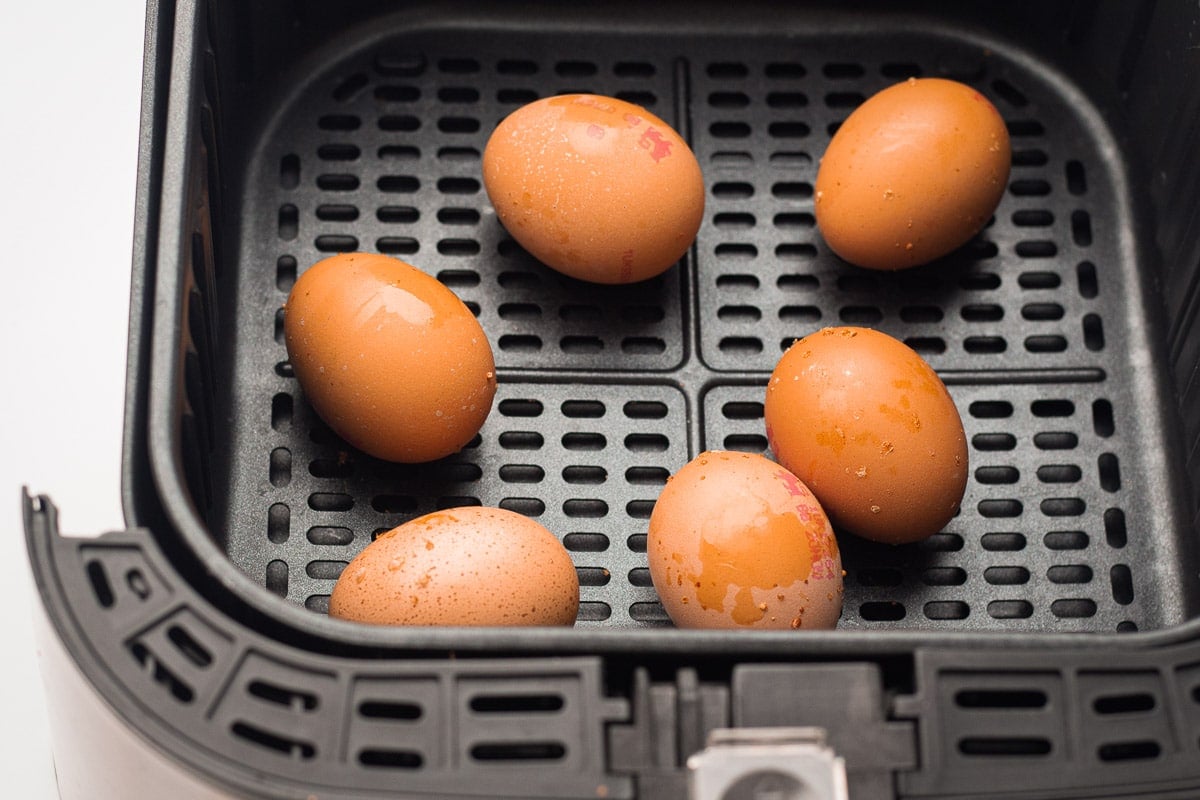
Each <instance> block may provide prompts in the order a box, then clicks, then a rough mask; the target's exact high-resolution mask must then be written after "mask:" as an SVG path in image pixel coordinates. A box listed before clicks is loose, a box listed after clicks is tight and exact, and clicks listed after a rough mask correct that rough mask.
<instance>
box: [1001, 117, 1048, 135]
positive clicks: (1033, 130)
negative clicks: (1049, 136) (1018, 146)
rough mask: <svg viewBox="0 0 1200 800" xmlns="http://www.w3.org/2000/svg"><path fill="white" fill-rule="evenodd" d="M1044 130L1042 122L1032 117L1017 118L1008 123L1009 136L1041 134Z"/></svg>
mask: <svg viewBox="0 0 1200 800" xmlns="http://www.w3.org/2000/svg"><path fill="white" fill-rule="evenodd" d="M1045 132H1046V128H1045V127H1044V126H1043V125H1042V123H1040V122H1038V121H1037V120H1033V119H1019V120H1014V121H1012V122H1009V123H1008V133H1009V135H1010V136H1019V137H1023V136H1041V135H1043V134H1044V133H1045Z"/></svg>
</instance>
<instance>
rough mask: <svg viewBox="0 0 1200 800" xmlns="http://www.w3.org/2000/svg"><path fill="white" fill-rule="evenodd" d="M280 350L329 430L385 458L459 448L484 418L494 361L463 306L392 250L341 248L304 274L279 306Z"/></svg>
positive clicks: (436, 454) (427, 456)
mask: <svg viewBox="0 0 1200 800" xmlns="http://www.w3.org/2000/svg"><path fill="white" fill-rule="evenodd" d="M283 332H284V340H285V342H286V345H287V352H288V359H289V360H290V361H291V363H292V367H293V369H294V370H295V373H296V379H297V380H298V381H299V382H300V388H301V389H303V390H304V397H305V398H306V399H307V400H308V401H309V402H310V403H311V404H312V407H313V408H314V409H315V410H316V412H317V414H318V415H320V417H321V419H323V420H324V421H325V422H326V424H328V425H329V427H331V428H333V430H334V431H335V432H337V434H338V435H339V436H341V437H342V438H343V439H345V440H346V441H348V442H349V443H350V444H352V445H354V446H355V447H357V448H358V449H360V450H362V451H364V452H366V453H369V454H371V455H373V456H376V457H378V458H382V459H386V460H388V461H398V462H404V463H413V462H421V461H432V460H434V459H438V458H442V457H444V456H448V455H450V454H451V453H455V452H457V451H458V450H460V449H461V448H462V447H463V446H464V445H466V444H467V442H469V441H470V440H471V439H472V438H473V437H474V436H475V434H476V433H478V432H479V429H480V428H481V427H482V426H483V423H484V420H485V419H487V416H488V413H489V412H490V411H491V408H492V400H493V398H494V397H495V394H496V374H495V369H496V366H495V361H494V360H493V357H492V348H491V345H490V344H489V342H488V339H487V335H486V334H485V333H484V331H483V328H482V327H481V326H480V325H479V322H478V321H477V320H476V319H475V316H474V315H473V314H472V313H471V311H470V309H468V308H467V306H466V305H465V304H464V303H463V302H462V300H460V299H459V298H458V296H457V295H455V294H454V293H453V292H452V291H450V290H449V289H447V288H446V287H445V286H443V285H442V284H441V283H439V282H438V281H437V279H435V278H434V277H432V276H431V275H427V274H426V273H424V272H422V271H421V270H419V269H417V268H416V267H414V266H412V265H410V264H406V263H404V262H403V261H400V260H398V259H395V258H390V257H388V256H383V255H378V254H374V253H342V254H339V255H336V256H331V257H329V258H326V259H323V260H321V261H318V262H317V263H315V264H313V265H312V266H311V267H309V268H308V269H306V270H305V271H304V272H303V274H301V275H300V278H299V280H297V281H296V284H295V285H294V286H293V287H292V291H291V293H290V294H289V295H288V300H287V305H286V306H285V308H284V321H283Z"/></svg>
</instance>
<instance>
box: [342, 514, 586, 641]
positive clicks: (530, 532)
mask: <svg viewBox="0 0 1200 800" xmlns="http://www.w3.org/2000/svg"><path fill="white" fill-rule="evenodd" d="M578 611H579V578H578V576H577V574H576V572H575V566H574V564H572V562H571V557H570V555H569V554H568V553H567V551H566V549H565V548H564V547H563V546H562V544H561V543H560V542H559V541H558V539H556V538H555V537H554V534H552V533H550V531H548V530H546V528H545V527H543V526H542V525H541V524H539V523H537V522H535V521H534V520H532V519H529V518H528V517H525V516H523V515H521V514H517V513H515V512H513V511H507V510H505V509H501V508H485V507H477V506H472V507H465V508H452V509H448V510H445V511H436V512H434V513H432V514H426V515H425V516H422V517H417V518H416V519H414V520H411V521H409V522H406V523H404V524H403V525H401V526H399V527H397V528H393V529H392V530H390V531H388V532H387V533H384V534H381V535H380V536H379V538H378V539H376V540H375V541H374V542H372V543H371V544H369V545H368V546H367V547H366V548H365V549H364V550H363V551H362V552H361V553H359V554H358V555H357V556H356V557H355V558H354V560H352V561H351V562H350V564H349V565H348V566H347V567H346V568H345V570H343V571H342V574H341V576H340V577H339V578H338V580H337V583H336V584H335V585H334V587H333V594H332V595H331V596H330V598H329V615H330V616H332V617H338V618H340V619H346V620H353V621H356V622H365V623H369V624H373V625H477V626H478V625H536V626H546V625H572V624H574V622H575V616H576V614H577V613H578Z"/></svg>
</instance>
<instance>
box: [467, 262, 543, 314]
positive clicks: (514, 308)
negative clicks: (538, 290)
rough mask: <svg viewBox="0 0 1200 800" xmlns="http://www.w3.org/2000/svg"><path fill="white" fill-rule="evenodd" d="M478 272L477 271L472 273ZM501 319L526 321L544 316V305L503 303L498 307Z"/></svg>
mask: <svg viewBox="0 0 1200 800" xmlns="http://www.w3.org/2000/svg"><path fill="white" fill-rule="evenodd" d="M472 274H476V273H472ZM496 313H497V314H498V315H499V316H500V319H505V320H509V321H510V322H525V321H531V320H538V319H541V318H542V307H541V306H539V305H538V304H536V303H501V304H500V307H499V308H497V309H496Z"/></svg>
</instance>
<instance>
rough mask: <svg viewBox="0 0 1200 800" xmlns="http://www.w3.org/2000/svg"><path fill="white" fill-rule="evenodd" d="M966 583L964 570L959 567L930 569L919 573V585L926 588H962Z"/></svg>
mask: <svg viewBox="0 0 1200 800" xmlns="http://www.w3.org/2000/svg"><path fill="white" fill-rule="evenodd" d="M966 582H967V573H966V570H963V569H960V568H959V567H930V568H929V569H926V570H925V571H924V572H922V573H921V583H923V584H925V585H926V586H962V585H963V584H964V583H966Z"/></svg>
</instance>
